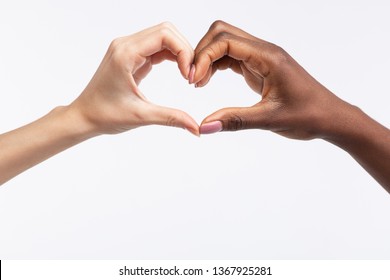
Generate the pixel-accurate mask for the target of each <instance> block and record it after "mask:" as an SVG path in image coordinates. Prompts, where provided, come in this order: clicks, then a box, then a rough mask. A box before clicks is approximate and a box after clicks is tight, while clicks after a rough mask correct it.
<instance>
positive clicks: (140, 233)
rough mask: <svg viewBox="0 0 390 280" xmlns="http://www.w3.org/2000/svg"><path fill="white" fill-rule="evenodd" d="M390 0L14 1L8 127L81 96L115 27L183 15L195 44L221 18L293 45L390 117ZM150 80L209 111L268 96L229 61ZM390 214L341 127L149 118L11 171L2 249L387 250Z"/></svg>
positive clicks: (225, 255) (320, 254)
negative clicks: (204, 71) (236, 127)
mask: <svg viewBox="0 0 390 280" xmlns="http://www.w3.org/2000/svg"><path fill="white" fill-rule="evenodd" d="M387 3H388V2H387V1H326V2H325V1H324V2H323V3H319V2H316V1H250V0H248V1H245V0H241V1H227V0H224V1H203V0H201V1H191V2H186V1H178V0H177V1H173V0H172V1H148V0H143V1H114V0H110V1H96V0H94V1H92V0H91V1H79V0H78V1H76V0H70V1H5V0H0V35H1V37H0V132H1V133H2V132H6V131H8V130H11V129H14V128H16V127H19V126H21V125H23V124H26V123H28V122H31V121H33V120H35V119H37V118H39V117H40V116H42V115H44V114H46V113H47V112H48V111H50V110H51V109H53V108H54V107H55V106H58V105H65V104H68V103H70V102H71V101H72V100H73V99H74V98H76V97H77V96H78V95H79V94H80V92H81V91H82V90H83V89H84V87H85V86H86V84H87V83H88V81H89V79H90V78H91V77H92V75H93V73H94V71H95V69H96V68H97V67H98V65H99V63H100V60H101V59H102V57H103V55H104V54H105V51H106V49H107V47H108V45H109V43H110V42H111V40H112V39H114V38H116V37H118V36H124V35H128V34H132V33H135V32H137V31H139V30H141V29H144V28H147V27H149V26H152V25H155V24H157V23H160V22H162V21H171V22H172V23H173V24H175V25H176V26H177V28H178V29H179V30H180V31H181V32H182V34H183V35H184V36H186V37H187V38H188V40H189V41H190V42H191V44H192V45H193V46H194V47H195V46H196V44H197V42H198V41H199V40H200V38H201V37H202V36H203V35H204V34H205V32H206V31H207V29H208V27H209V25H210V24H211V23H212V22H213V21H214V20H216V19H222V20H225V21H227V22H230V23H231V24H234V25H236V26H238V27H240V28H242V29H244V30H246V31H248V32H250V33H252V34H254V35H255V36H258V37H261V38H263V39H265V40H268V41H271V42H273V43H276V44H278V45H280V46H282V47H283V48H284V49H285V50H287V51H288V52H289V53H290V54H291V55H292V56H293V57H294V58H295V59H296V60H298V62H299V63H301V64H302V65H303V66H304V67H305V68H306V70H308V71H309V72H310V73H311V74H312V75H313V76H314V77H316V78H317V79H318V80H319V81H321V82H322V83H323V84H325V85H326V86H327V87H328V88H329V89H331V90H332V91H333V92H335V93H336V94H337V95H339V96H340V97H341V98H343V99H345V100H347V101H348V102H350V103H353V104H355V105H358V106H359V107H360V108H362V109H363V110H364V111H365V112H366V113H368V114H369V115H371V116H372V117H373V118H375V119H376V120H378V121H380V122H381V123H383V124H384V125H386V126H389V125H390V110H389V101H390V98H389V86H388V82H389V75H390V70H389V65H390V54H389V50H390V17H389V14H390V5H389V4H387ZM141 90H142V91H143V93H144V94H145V95H146V96H147V97H148V98H149V99H150V100H152V101H153V102H155V103H158V104H161V105H167V106H172V107H176V108H180V109H182V110H185V111H187V112H188V113H189V114H190V115H192V116H193V117H194V118H195V119H196V120H197V121H198V122H201V120H202V119H203V118H204V117H206V116H207V115H208V114H210V113H212V112H213V111H215V110H217V109H218V108H221V107H226V106H249V105H252V104H254V103H255V102H257V101H258V100H259V97H258V96H257V95H256V94H255V93H253V92H251V90H250V89H249V87H248V86H247V85H246V84H245V82H244V80H243V79H242V77H240V76H237V75H235V74H233V73H232V72H229V71H225V72H219V73H217V74H216V75H215V77H214V78H213V79H212V80H211V82H210V83H209V85H208V86H207V87H205V88H200V89H195V88H194V87H193V86H189V85H188V84H187V82H186V81H185V80H183V79H182V77H181V75H180V73H179V71H178V69H177V66H176V65H175V64H174V63H172V62H165V63H162V64H161V65H158V66H156V67H155V68H154V69H153V71H152V73H151V74H150V75H149V76H148V77H147V78H146V79H145V80H144V81H143V82H142V84H141ZM0 156H1V155H0ZM389 217H390V196H389V194H388V193H386V192H385V191H384V190H383V189H382V188H381V187H380V186H379V185H378V184H377V183H376V182H375V181H374V180H373V179H372V178H371V177H370V176H369V175H368V174H367V173H366V172H365V171H364V170H363V169H362V168H361V167H360V166H359V165H358V164H357V163H356V162H355V161H354V160H353V159H352V158H351V157H350V156H349V155H348V154H346V153H345V152H344V151H342V150H340V149H338V148H336V147H334V146H332V145H330V144H328V143H326V142H323V141H320V140H314V141H308V142H300V141H294V140H289V139H285V138H282V137H280V136H278V135H275V134H272V133H270V132H267V131H260V130H252V131H242V132H237V133H220V134H218V135H210V136H202V137H200V138H196V137H193V136H192V135H190V134H189V133H188V132H185V131H184V130H181V129H176V128H167V127H157V126H150V127H144V128H140V129H137V130H133V131H130V132H128V133H125V134H121V135H115V136H103V137H99V138H95V139H92V140H89V141H87V142H85V143H82V144H81V145H79V146H77V147H73V148H71V149H69V150H67V151H65V152H63V153H61V154H59V155H57V156H55V157H53V158H51V159H50V160H48V161H46V162H44V163H42V164H40V165H38V166H36V167H34V168H32V169H31V170H29V171H27V172H25V173H23V174H21V175H19V176H18V177H16V178H14V179H13V180H11V181H10V182H8V183H6V184H5V185H3V186H2V187H1V188H0V258H1V259H30V258H31V259H378V258H379V259H381V258H386V259H388V258H390V241H389V236H390V223H389V219H390V218H389Z"/></svg>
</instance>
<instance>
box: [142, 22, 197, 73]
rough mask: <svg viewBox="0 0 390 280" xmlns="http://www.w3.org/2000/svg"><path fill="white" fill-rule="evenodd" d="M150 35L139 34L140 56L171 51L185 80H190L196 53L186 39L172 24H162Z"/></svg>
mask: <svg viewBox="0 0 390 280" xmlns="http://www.w3.org/2000/svg"><path fill="white" fill-rule="evenodd" d="M151 31H152V32H147V33H148V34H145V36H144V34H142V33H139V35H140V36H141V38H140V40H139V41H138V42H137V44H136V45H137V50H138V54H139V55H141V56H142V57H149V56H152V55H154V54H156V53H158V52H161V51H163V50H169V51H170V52H171V53H172V54H173V55H175V56H176V61H177V63H178V67H179V69H180V72H181V74H182V75H183V77H184V78H186V79H188V73H189V70H190V66H191V63H192V61H193V59H194V51H193V49H192V47H191V45H190V44H189V43H188V41H187V40H186V39H184V37H183V36H182V35H181V34H180V33H179V32H178V31H177V30H176V29H175V28H174V27H173V25H172V24H170V23H162V24H160V25H159V26H158V27H157V28H153V29H152V30H151Z"/></svg>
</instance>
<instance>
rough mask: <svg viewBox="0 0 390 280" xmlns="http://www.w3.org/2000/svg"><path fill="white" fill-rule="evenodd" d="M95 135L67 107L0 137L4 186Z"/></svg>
mask: <svg viewBox="0 0 390 280" xmlns="http://www.w3.org/2000/svg"><path fill="white" fill-rule="evenodd" d="M92 136H94V133H93V131H92V130H91V129H90V128H89V126H88V125H87V123H86V122H83V121H82V118H80V116H79V115H78V113H77V112H76V111H75V110H73V109H71V108H70V107H65V106H64V107H57V108H55V109H54V110H52V111H51V112H50V113H48V114H47V115H45V116H44V117H42V118H40V119H38V120H37V121H35V122H33V123H30V124H28V125H26V126H23V127H21V128H18V129H16V130H13V131H10V132H7V133H5V134H2V135H0V185H1V184H3V183H5V182H6V181H8V180H10V179H11V178H13V177H15V176H16V175H18V174H19V173H21V172H23V171H25V170H27V169H29V168H30V167H32V166H34V165H36V164H38V163H40V162H42V161H44V160H46V159H48V158H50V157H51V156H53V155H55V154H58V153H60V152H61V151H63V150H65V149H67V148H69V147H71V146H74V145H76V144H78V143H80V142H82V141H84V140H86V139H88V138H90V137H92Z"/></svg>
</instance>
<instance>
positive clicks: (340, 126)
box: [323, 103, 390, 193]
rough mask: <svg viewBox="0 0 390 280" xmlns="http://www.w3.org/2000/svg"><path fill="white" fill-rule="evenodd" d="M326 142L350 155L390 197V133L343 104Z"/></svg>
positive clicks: (334, 117) (360, 112)
mask: <svg viewBox="0 0 390 280" xmlns="http://www.w3.org/2000/svg"><path fill="white" fill-rule="evenodd" d="M342 106H343V108H342V110H338V113H334V114H333V117H332V118H331V119H330V120H332V119H333V121H328V122H329V123H331V125H330V129H329V130H328V133H327V135H325V136H324V137H323V138H324V139H325V140H327V141H329V142H331V143H333V144H335V145H337V146H339V147H340V148H342V149H343V150H345V151H346V152H348V153H349V154H350V155H351V156H352V157H353V158H354V159H355V160H356V161H357V162H358V163H359V164H360V165H361V166H362V167H363V168H364V169H365V170H366V171H367V172H368V173H370V174H371V176H373V177H374V178H375V179H376V180H377V181H378V183H379V184H381V185H382V186H383V187H384V188H385V189H386V190H387V191H388V192H389V193H390V130H389V129H388V128H386V127H384V126H383V125H381V124H379V123H378V122H376V121H375V120H373V119H372V118H370V117H369V116H368V115H366V114H365V113H364V112H363V111H362V110H360V109H359V108H357V107H355V106H352V105H349V104H347V103H344V105H342Z"/></svg>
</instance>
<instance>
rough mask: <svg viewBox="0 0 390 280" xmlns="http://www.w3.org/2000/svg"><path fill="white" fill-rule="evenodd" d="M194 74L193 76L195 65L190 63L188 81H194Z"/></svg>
mask: <svg viewBox="0 0 390 280" xmlns="http://www.w3.org/2000/svg"><path fill="white" fill-rule="evenodd" d="M194 76H195V65H194V64H192V65H191V68H190V74H189V83H190V84H192V83H193V82H194Z"/></svg>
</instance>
